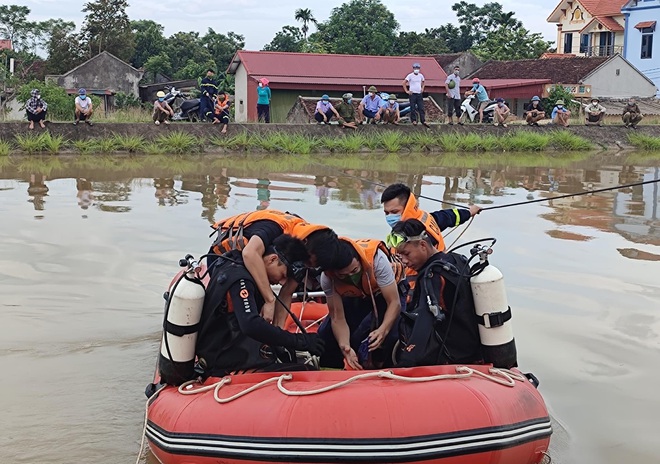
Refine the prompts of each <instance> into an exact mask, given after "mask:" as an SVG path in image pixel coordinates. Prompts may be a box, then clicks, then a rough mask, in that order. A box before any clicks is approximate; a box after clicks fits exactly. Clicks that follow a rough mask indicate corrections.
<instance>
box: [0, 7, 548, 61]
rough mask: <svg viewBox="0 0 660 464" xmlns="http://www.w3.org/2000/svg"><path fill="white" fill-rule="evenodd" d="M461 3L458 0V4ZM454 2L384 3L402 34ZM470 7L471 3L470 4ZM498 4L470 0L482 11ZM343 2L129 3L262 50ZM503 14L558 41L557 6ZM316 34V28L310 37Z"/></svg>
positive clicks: (50, 10) (160, 18) (135, 11)
mask: <svg viewBox="0 0 660 464" xmlns="http://www.w3.org/2000/svg"><path fill="white" fill-rule="evenodd" d="M456 1H458V0H456ZM456 1H454V0H382V3H383V4H384V5H385V6H387V8H388V9H389V10H390V11H391V12H392V13H394V16H395V18H396V20H397V21H398V22H399V24H400V30H401V31H423V30H424V29H426V28H433V27H438V26H441V25H443V24H446V23H448V22H451V23H456V24H457V23H458V21H457V19H456V16H455V15H454V12H453V11H452V10H451V5H453V4H454V3H456ZM468 1H470V0H468ZM489 1H495V0H472V1H471V2H470V3H475V4H477V5H479V6H481V5H483V4H485V3H488V2H489ZM84 3H85V2H84V1H80V0H35V1H21V0H15V1H12V0H8V1H7V4H14V5H25V6H27V7H29V8H30V10H31V11H32V12H31V14H30V16H29V19H30V20H32V21H43V20H46V19H50V18H62V19H64V20H68V21H75V22H76V23H77V24H78V25H80V24H81V23H82V20H83V18H84V14H83V13H82V12H81V10H82V8H83V4H84ZM343 3H344V2H343V1H319V0H315V1H311V0H296V1H293V0H276V1H268V0H231V1H227V0H220V1H217V0H216V1H209V0H187V1H185V2H182V1H180V0H139V1H138V0H129V5H130V6H129V9H128V16H129V17H130V19H131V20H136V19H151V20H153V21H156V22H158V23H160V24H162V25H163V27H164V28H165V35H166V36H169V35H172V34H174V33H176V32H179V31H183V32H188V31H198V32H201V33H204V32H206V30H207V29H208V28H209V27H212V28H213V29H214V30H215V31H216V32H220V33H226V32H228V31H233V32H236V33H238V34H242V35H243V36H244V37H245V48H246V49H247V50H261V49H262V48H263V46H264V45H266V44H267V43H269V42H270V41H271V40H272V38H273V37H274V36H275V34H276V33H277V32H278V31H279V30H280V29H281V28H282V26H285V25H299V23H297V22H296V21H295V20H294V12H295V11H296V9H298V8H309V9H310V10H311V11H312V13H313V15H314V17H315V18H316V19H317V20H318V21H319V22H321V21H325V20H327V19H328V18H329V16H330V14H331V11H332V9H333V8H336V7H339V6H340V5H342V4H343ZM499 3H501V4H502V5H503V6H504V10H505V11H514V12H515V13H516V17H517V18H518V19H520V20H521V21H522V22H523V24H524V25H525V27H526V28H527V29H529V30H531V31H532V32H540V33H541V34H543V36H544V38H545V39H546V40H552V41H554V40H556V30H557V28H556V26H555V25H554V24H548V23H547V22H546V21H545V20H546V18H547V17H548V16H549V15H550V13H551V12H552V9H553V8H554V7H555V6H556V4H557V3H558V0H556V1H550V2H549V1H548V0H524V1H521V0H499ZM314 30H315V29H314V27H313V26H312V27H311V29H310V32H313V31H314Z"/></svg>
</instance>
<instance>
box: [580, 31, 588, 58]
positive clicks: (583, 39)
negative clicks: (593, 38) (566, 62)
mask: <svg viewBox="0 0 660 464" xmlns="http://www.w3.org/2000/svg"><path fill="white" fill-rule="evenodd" d="M588 51H589V34H581V35H580V53H587V52H588Z"/></svg>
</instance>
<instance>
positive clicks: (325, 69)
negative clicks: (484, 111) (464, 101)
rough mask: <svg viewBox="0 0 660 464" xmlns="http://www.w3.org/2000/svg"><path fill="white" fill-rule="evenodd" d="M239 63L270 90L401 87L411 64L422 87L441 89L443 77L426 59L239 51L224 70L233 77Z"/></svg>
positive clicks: (426, 57) (436, 65)
mask: <svg viewBox="0 0 660 464" xmlns="http://www.w3.org/2000/svg"><path fill="white" fill-rule="evenodd" d="M240 63H242V64H243V66H244V67H245V69H246V71H247V73H248V75H249V76H250V77H255V78H256V77H266V78H268V80H270V87H271V88H274V89H276V88H278V87H279V85H285V86H289V85H292V84H296V85H298V86H299V87H300V86H304V87H306V86H311V85H314V86H315V87H318V86H319V85H322V86H328V85H335V86H352V87H355V86H363V85H367V86H369V85H375V86H376V87H378V86H384V87H391V86H398V87H400V86H401V83H402V82H403V79H404V77H405V76H406V75H407V74H408V73H410V72H411V71H412V65H413V63H420V64H421V72H422V74H424V78H425V80H426V87H427V88H428V87H436V88H440V87H444V81H445V79H446V78H447V75H446V74H445V72H444V71H443V69H442V68H441V67H440V65H439V64H438V62H437V61H436V60H435V59H434V58H433V57H430V56H405V57H403V56H370V55H333V54H319V53H285V52H257V51H246V50H240V51H238V52H237V53H236V54H235V55H234V58H233V59H232V62H231V63H230V65H229V68H228V69H227V72H229V73H235V72H236V69H237V68H238V65H239V64H240Z"/></svg>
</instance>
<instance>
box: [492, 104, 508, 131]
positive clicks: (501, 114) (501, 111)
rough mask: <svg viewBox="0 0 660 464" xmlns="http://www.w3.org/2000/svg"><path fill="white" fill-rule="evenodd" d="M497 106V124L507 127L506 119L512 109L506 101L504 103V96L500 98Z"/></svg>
mask: <svg viewBox="0 0 660 464" xmlns="http://www.w3.org/2000/svg"><path fill="white" fill-rule="evenodd" d="M496 101H497V106H496V107H495V123H494V125H495V126H502V127H507V125H506V120H507V119H509V116H511V110H510V109H509V107H508V106H506V103H504V98H498V99H497V100H496Z"/></svg>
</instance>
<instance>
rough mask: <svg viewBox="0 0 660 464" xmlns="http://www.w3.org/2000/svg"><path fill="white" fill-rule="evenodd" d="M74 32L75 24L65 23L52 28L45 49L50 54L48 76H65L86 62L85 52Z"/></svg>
mask: <svg viewBox="0 0 660 464" xmlns="http://www.w3.org/2000/svg"><path fill="white" fill-rule="evenodd" d="M74 31H75V24H74V23H72V22H65V21H63V22H61V23H58V24H57V25H56V26H54V27H53V28H52V30H51V32H50V37H49V39H48V43H47V44H46V47H45V48H46V51H47V52H48V59H47V60H46V70H47V72H48V74H63V73H65V72H67V71H69V70H71V69H73V68H75V67H76V66H78V65H79V64H81V63H82V62H83V61H84V60H85V52H84V50H83V49H82V47H81V46H80V40H79V38H78V36H77V35H76V34H75V33H74Z"/></svg>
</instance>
